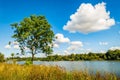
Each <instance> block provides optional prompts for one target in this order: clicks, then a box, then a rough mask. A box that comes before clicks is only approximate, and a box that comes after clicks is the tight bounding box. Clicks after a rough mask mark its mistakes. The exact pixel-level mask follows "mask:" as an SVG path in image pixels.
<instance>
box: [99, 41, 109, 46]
mask: <svg viewBox="0 0 120 80" xmlns="http://www.w3.org/2000/svg"><path fill="white" fill-rule="evenodd" d="M99 45H101V46H106V45H108V42H99Z"/></svg>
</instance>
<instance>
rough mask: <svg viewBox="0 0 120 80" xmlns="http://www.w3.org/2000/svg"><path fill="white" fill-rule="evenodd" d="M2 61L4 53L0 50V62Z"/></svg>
mask: <svg viewBox="0 0 120 80" xmlns="http://www.w3.org/2000/svg"><path fill="white" fill-rule="evenodd" d="M3 61H4V54H2V53H1V52H0V62H3Z"/></svg>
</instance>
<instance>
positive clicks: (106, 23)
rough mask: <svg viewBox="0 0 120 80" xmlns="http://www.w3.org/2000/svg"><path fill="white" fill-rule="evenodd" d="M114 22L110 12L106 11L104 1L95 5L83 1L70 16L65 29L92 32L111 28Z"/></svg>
mask: <svg viewBox="0 0 120 80" xmlns="http://www.w3.org/2000/svg"><path fill="white" fill-rule="evenodd" d="M114 24H115V20H114V19H112V18H110V12H109V11H106V4H105V3H104V2H102V3H98V4H96V5H95V6H93V5H92V4H90V3H87V4H85V3H82V4H81V5H80V7H79V8H78V9H77V12H75V13H74V14H72V15H71V16H70V20H69V21H68V22H67V24H66V25H64V27H63V29H64V30H68V31H70V32H81V33H90V32H96V31H101V30H106V29H109V28H110V27H111V26H113V25H114Z"/></svg>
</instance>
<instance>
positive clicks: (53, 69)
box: [0, 63, 120, 80]
mask: <svg viewBox="0 0 120 80" xmlns="http://www.w3.org/2000/svg"><path fill="white" fill-rule="evenodd" d="M0 80H120V78H118V77H117V76H116V75H114V74H110V73H106V74H104V75H101V74H100V73H99V72H98V73H96V74H89V73H88V72H87V71H72V72H68V71H66V70H64V69H63V68H61V67H58V66H45V65H17V64H5V63H1V64H0Z"/></svg>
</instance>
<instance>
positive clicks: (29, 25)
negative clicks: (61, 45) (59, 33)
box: [11, 15, 54, 62]
mask: <svg viewBox="0 0 120 80" xmlns="http://www.w3.org/2000/svg"><path fill="white" fill-rule="evenodd" d="M11 26H12V28H13V29H14V35H13V36H12V37H13V38H15V40H16V41H17V42H19V47H20V50H21V53H22V54H24V53H25V52H26V48H27V49H29V53H31V55H32V59H31V61H32V62H33V59H34V55H35V54H37V53H45V54H46V55H49V54H51V53H52V52H53V50H52V42H53V39H54V33H53V31H52V30H51V25H50V24H49V23H48V21H47V20H46V18H45V17H44V16H35V15H33V16H30V17H28V18H24V20H23V21H21V22H20V23H19V24H18V23H14V24H12V25H11Z"/></svg>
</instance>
